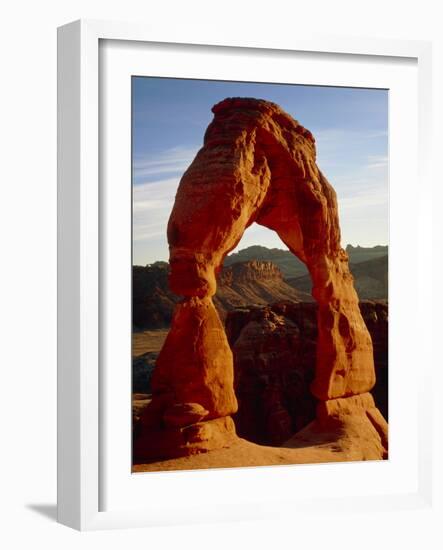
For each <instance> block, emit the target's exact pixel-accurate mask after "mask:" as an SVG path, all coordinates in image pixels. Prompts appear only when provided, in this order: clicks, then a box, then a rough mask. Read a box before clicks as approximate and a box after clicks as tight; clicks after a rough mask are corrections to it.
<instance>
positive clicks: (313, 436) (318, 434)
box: [132, 419, 384, 473]
mask: <svg viewBox="0 0 443 550" xmlns="http://www.w3.org/2000/svg"><path fill="white" fill-rule="evenodd" d="M383 455H384V452H383V449H382V444H381V440H380V439H379V437H378V434H377V433H376V432H375V429H374V428H373V427H372V426H370V424H368V423H367V422H366V421H365V420H362V419H350V420H349V421H348V422H346V423H345V424H343V425H342V426H341V428H340V427H337V426H333V427H331V428H330V429H329V431H325V429H324V428H321V427H319V426H318V425H317V424H316V423H315V422H313V423H311V424H310V425H309V426H307V427H306V428H305V429H304V430H302V431H301V432H299V433H298V434H297V435H296V436H294V437H293V438H291V439H290V440H289V441H287V442H286V443H285V445H284V446H283V447H269V446H265V445H257V444H255V443H251V442H250V441H246V440H245V439H241V438H236V440H235V441H234V442H233V443H232V444H231V445H230V446H229V447H227V448H223V449H215V450H213V451H210V452H207V453H201V454H196V455H192V456H184V457H181V458H175V459H170V460H161V461H157V462H151V463H149V464H143V463H141V464H134V466H133V468H132V471H133V472H135V473H137V472H159V471H173V470H199V469H206V468H238V467H242V466H277V465H280V466H282V465H285V464H319V463H327V462H346V461H362V460H380V459H381V457H382V456H383Z"/></svg>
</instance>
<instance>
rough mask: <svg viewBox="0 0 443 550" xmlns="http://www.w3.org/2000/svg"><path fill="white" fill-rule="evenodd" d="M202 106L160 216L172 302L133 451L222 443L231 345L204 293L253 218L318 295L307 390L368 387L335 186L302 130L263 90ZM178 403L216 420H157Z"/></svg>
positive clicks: (370, 379) (229, 402)
mask: <svg viewBox="0 0 443 550" xmlns="http://www.w3.org/2000/svg"><path fill="white" fill-rule="evenodd" d="M212 110H213V112H214V119H213V121H212V122H211V124H210V125H209V126H208V128H207V130H206V134H205V137H204V145H203V147H202V148H201V149H200V151H199V152H198V154H197V156H196V157H195V159H194V161H193V162H192V164H191V165H190V167H189V168H188V170H187V171H186V172H185V174H184V175H183V177H182V179H181V182H180V185H179V188H178V191H177V195H176V198H175V203H174V207H173V210H172V213H171V216H170V219H169V224H168V241H169V246H170V266H171V274H170V279H169V283H170V287H171V290H172V291H173V292H175V293H176V294H178V295H181V296H184V301H183V303H182V304H180V305H179V306H177V309H176V312H175V315H174V319H173V326H172V328H171V332H170V335H169V336H168V339H167V340H166V342H165V345H164V348H163V350H162V352H161V354H160V356H159V360H158V363H157V366H156V370H155V377H154V378H153V383H152V389H153V399H152V403H151V405H150V406H149V407H148V408H147V410H146V413H145V415H144V417H143V419H142V422H141V425H142V432H141V437H140V438H139V440H138V441H140V443H138V444H137V448H136V453H139V454H141V455H145V456H150V455H151V454H152V453H151V452H154V454H157V455H159V456H160V455H163V456H172V453H177V456H178V455H180V454H188V453H192V452H200V451H202V450H207V449H210V448H214V445H217V446H223V445H224V444H229V442H230V441H231V439H230V438H231V437H232V423H231V422H230V415H231V414H233V413H234V412H235V411H236V408H237V403H236V399H235V396H234V393H233V384H232V380H233V368H232V355H231V354H230V350H229V346H228V344H227V341H226V337H225V336H224V331H223V328H222V326H221V324H220V322H219V321H218V322H217V319H218V316H217V313H216V311H215V309H214V308H213V306H212V300H211V297H212V296H213V295H214V294H215V291H216V273H217V272H218V271H219V270H220V268H221V265H222V263H223V259H224V257H225V256H226V254H228V253H229V252H230V251H231V250H232V249H233V248H234V247H235V246H236V245H237V244H238V242H239V241H240V239H241V237H242V235H243V233H244V231H245V229H246V228H247V227H248V226H249V225H251V224H252V223H253V222H256V223H258V224H261V225H263V226H266V227H268V228H270V229H272V230H274V231H276V232H277V233H278V235H279V236H280V238H281V239H282V241H283V242H284V243H285V244H286V245H287V247H288V248H289V249H290V250H291V251H292V252H293V253H294V254H295V255H296V256H297V257H298V258H299V259H301V260H302V261H303V262H304V263H305V264H306V266H307V268H308V270H309V272H310V275H311V278H312V282H313V291H312V294H313V296H314V298H315V299H316V301H317V302H318V342H317V362H316V376H315V379H314V381H313V383H312V385H311V391H312V393H313V394H314V396H315V397H316V398H317V399H319V400H320V401H323V402H324V401H329V400H331V399H337V398H346V397H349V396H354V395H358V394H363V393H366V392H369V391H370V390H371V388H372V387H373V385H374V383H375V374H374V362H373V350H372V342H371V338H370V335H369V333H368V330H367V328H366V325H365V323H364V322H363V319H362V317H361V314H360V310H359V308H358V299H357V295H356V292H355V290H354V286H353V280H352V276H351V274H350V271H349V267H348V257H347V254H346V252H345V251H344V250H343V249H342V248H341V247H340V228H339V221H338V208H337V199H336V194H335V191H334V189H333V188H332V186H331V185H330V184H329V183H328V181H327V180H326V178H325V177H324V176H323V174H322V173H321V172H320V170H319V169H318V167H317V165H316V162H315V160H316V150H315V140H314V138H313V136H312V134H311V133H310V132H309V131H308V130H306V129H305V128H303V127H302V126H301V125H300V124H299V123H298V122H297V121H295V120H294V119H293V118H292V117H290V116H289V115H288V114H286V113H285V112H284V111H282V110H281V109H280V108H279V107H278V106H277V105H275V104H273V103H270V102H267V101H264V100H257V99H251V98H230V99H225V100H224V101H222V102H221V103H218V104H217V105H215V106H214V107H213V109H212ZM180 406H183V407H188V408H189V407H190V408H192V407H197V406H201V407H203V408H204V409H205V410H206V411H207V415H206V417H205V418H201V419H200V421H199V422H196V423H194V424H190V426H204V425H205V424H208V426H209V422H210V423H214V422H216V424H214V426H210V428H209V427H208V429H207V430H204V429H203V428H201V429H195V430H194V431H193V430H192V429H190V427H189V426H182V427H178V426H176V425H175V426H168V425H167V423H166V418H167V417H168V411H169V410H170V408H171V407H180ZM197 408H198V407H197ZM329 409H330V407H329ZM329 409H327V410H329ZM199 410H200V409H199ZM331 410H332V409H331ZM334 410H335V409H334ZM341 410H344V409H342V408H340V411H341ZM336 416H337V415H336ZM365 418H366V417H365ZM368 421H369V420H368ZM323 423H324V422H323ZM186 431H187V432H189V431H191V432H192V438H191V439H192V440H188V439H187V437H186V435H184V434H185V432H186ZM154 432H156V433H157V435H158V434H159V433H161V434H162V435H161V437H160V436H158V437H155V436H154V437H153V433H154ZM194 432H195V433H194ZM169 442H172V443H171V444H169ZM162 448H163V450H162Z"/></svg>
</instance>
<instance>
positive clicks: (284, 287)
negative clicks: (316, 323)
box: [133, 260, 312, 329]
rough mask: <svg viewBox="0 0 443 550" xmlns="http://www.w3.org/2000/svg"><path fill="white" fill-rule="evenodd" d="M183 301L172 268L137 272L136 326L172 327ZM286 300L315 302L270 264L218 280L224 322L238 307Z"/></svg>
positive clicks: (161, 265)
mask: <svg viewBox="0 0 443 550" xmlns="http://www.w3.org/2000/svg"><path fill="white" fill-rule="evenodd" d="M179 299H180V298H179V297H178V296H176V295H175V294H173V293H172V292H171V291H170V290H169V286H168V264H167V263H165V262H158V263H156V264H153V265H148V266H146V267H140V266H134V268H133V323H134V325H135V326H136V327H138V328H151V329H152V328H164V327H168V326H169V324H170V322H171V318H172V312H173V309H174V304H175V303H176V302H178V301H179ZM282 300H289V301H293V302H299V301H312V297H311V295H310V294H307V293H304V292H302V291H298V290H297V289H295V288H294V287H292V286H290V285H288V284H287V283H286V282H285V281H284V280H283V274H282V272H281V271H280V269H279V268H278V267H277V266H276V265H275V264H273V263H272V262H269V261H264V262H263V261H257V260H252V261H247V262H242V263H236V264H233V265H230V266H228V267H225V268H223V269H222V271H221V272H220V274H219V276H218V287H217V294H216V295H215V296H214V303H215V306H216V308H217V310H218V312H219V314H220V315H221V317H222V318H224V317H225V315H226V313H227V312H228V311H231V310H233V309H235V308H238V307H245V306H253V305H256V306H259V305H266V304H269V303H273V302H278V301H282Z"/></svg>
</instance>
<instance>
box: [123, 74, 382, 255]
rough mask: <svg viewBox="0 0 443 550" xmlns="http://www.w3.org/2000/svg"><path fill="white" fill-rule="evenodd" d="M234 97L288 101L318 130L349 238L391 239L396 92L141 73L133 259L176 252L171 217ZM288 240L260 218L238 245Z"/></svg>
mask: <svg viewBox="0 0 443 550" xmlns="http://www.w3.org/2000/svg"><path fill="white" fill-rule="evenodd" d="M232 96H247V97H256V98H262V99H267V100H270V101H273V102H275V103H277V104H278V105H280V107H282V108H283V109H284V110H285V111H286V112H288V113H289V114H290V115H292V116H293V117H294V118H295V119H296V120H298V121H299V122H300V123H301V124H302V125H303V126H305V127H306V128H308V129H309V130H310V131H311V132H312V133H313V134H314V136H315V139H316V143H317V164H318V166H319V167H320V169H321V170H322V172H323V173H324V174H325V176H326V177H327V179H328V180H329V181H330V183H331V184H332V185H333V186H334V188H335V190H336V191H337V195H338V203H339V212H340V225H341V230H342V245H343V246H346V245H347V244H349V243H350V244H353V245H357V244H359V245H361V246H374V245H376V244H388V91H387V90H372V89H371V90H368V89H356V88H334V87H321V86H296V85H288V84H260V83H242V82H221V81H207V80H180V79H170V78H147V77H133V80H132V100H133V101H132V116H133V119H132V120H133V136H132V137H133V153H132V156H133V262H134V264H137V265H146V264H148V263H152V262H154V261H156V260H167V259H168V245H167V240H166V225H167V221H168V217H169V214H170V211H171V209H172V205H173V202H174V196H175V192H176V189H177V186H178V183H179V181H180V178H181V175H182V174H183V172H184V171H185V169H186V168H187V167H188V166H189V164H190V163H191V162H192V160H193V158H194V156H195V154H196V153H197V151H198V150H199V148H200V147H201V146H202V142H203V135H204V132H205V130H206V127H207V126H208V124H209V123H210V121H211V120H212V112H211V107H212V106H213V105H214V104H215V103H218V102H219V101H221V100H222V99H224V98H225V97H232ZM252 244H261V245H263V246H269V247H278V248H286V247H285V246H284V244H283V243H282V242H281V241H280V239H279V238H278V236H277V235H276V234H275V233H274V232H272V231H270V230H268V229H266V228H262V227H260V226H258V225H257V224H254V225H252V226H251V227H250V228H248V230H247V231H246V232H245V234H244V236H243V238H242V240H241V242H240V244H239V246H238V249H242V248H245V247H247V246H250V245H252Z"/></svg>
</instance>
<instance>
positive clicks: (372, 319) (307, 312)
mask: <svg viewBox="0 0 443 550" xmlns="http://www.w3.org/2000/svg"><path fill="white" fill-rule="evenodd" d="M359 307H360V311H361V313H362V316H363V319H364V321H365V323H366V325H367V327H368V329H369V332H370V335H371V339H372V342H373V346H374V361H375V372H376V375H377V382H376V385H375V386H374V388H373V390H372V394H373V396H374V399H375V403H376V404H377V407H378V408H379V409H380V411H381V412H382V414H383V416H384V417H385V418H387V413H388V409H387V396H388V392H387V390H388V385H387V367H388V361H387V359H388V342H387V337H388V317H387V315H388V306H387V304H386V303H381V302H374V301H367V302H360V303H359ZM225 330H226V334H227V336H228V341H229V345H230V346H231V349H232V352H233V355H234V389H235V394H236V396H237V400H238V405H239V406H238V411H237V413H235V415H234V422H235V426H236V430H237V434H238V435H239V436H240V437H244V438H245V439H247V440H248V441H252V442H254V443H258V444H260V445H280V444H282V443H283V442H284V441H285V440H287V439H288V438H290V437H291V436H292V435H293V434H294V433H295V432H297V431H299V430H301V429H302V428H304V427H305V426H307V424H309V423H310V422H312V421H313V420H314V419H315V417H316V399H315V398H314V396H313V395H312V394H311V392H310V390H309V387H310V384H311V382H312V380H313V379H314V376H315V358H316V345H317V344H316V343H317V332H318V331H317V305H316V304H314V303H303V302H302V303H293V302H280V303H276V304H272V305H268V306H265V307H248V308H241V309H237V310H234V311H231V312H229V314H228V316H227V318H226V322H225Z"/></svg>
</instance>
